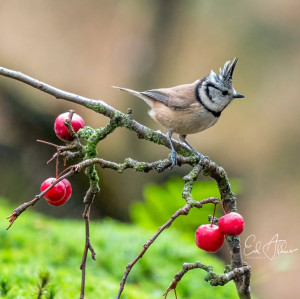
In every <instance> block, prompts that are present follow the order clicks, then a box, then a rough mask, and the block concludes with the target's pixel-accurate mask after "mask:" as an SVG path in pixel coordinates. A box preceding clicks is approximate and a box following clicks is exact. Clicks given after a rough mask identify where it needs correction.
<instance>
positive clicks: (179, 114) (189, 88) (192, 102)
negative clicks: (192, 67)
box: [112, 57, 245, 166]
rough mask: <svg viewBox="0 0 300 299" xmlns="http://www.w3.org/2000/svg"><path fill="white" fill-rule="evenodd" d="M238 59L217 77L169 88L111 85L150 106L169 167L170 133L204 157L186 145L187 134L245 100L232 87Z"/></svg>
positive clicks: (173, 158)
mask: <svg viewBox="0 0 300 299" xmlns="http://www.w3.org/2000/svg"><path fill="white" fill-rule="evenodd" d="M237 61H238V59H237V58H236V57H235V58H234V59H233V60H232V62H230V61H226V62H225V64H224V67H223V68H220V72H219V74H216V73H215V72H214V71H211V72H210V73H209V75H207V76H205V77H204V78H202V79H198V80H196V81H195V82H193V83H189V84H182V85H178V86H174V87H170V88H159V89H151V90H146V91H141V92H140V91H135V90H132V89H129V88H123V87H118V86H112V87H113V88H117V89H119V90H121V91H125V92H128V93H130V94H132V95H134V96H136V97H138V98H140V99H142V100H144V101H145V102H146V103H147V104H148V105H149V106H150V108H151V109H150V110H149V112H148V113H149V115H150V116H151V117H152V118H153V119H154V120H155V121H156V122H158V123H159V124H161V125H162V126H163V127H164V128H165V129H166V137H167V139H168V141H169V143H170V148H171V162H172V166H174V165H176V164H177V153H176V151H175V149H174V146H173V143H172V134H173V133H177V134H178V135H179V140H180V141H181V142H182V143H184V144H186V145H187V146H188V147H189V148H190V149H191V150H192V151H193V152H194V154H195V155H196V156H197V157H200V159H202V158H204V157H205V156H203V155H202V154H200V153H199V152H198V151H197V150H196V149H195V148H194V147H193V146H192V145H191V144H189V142H188V141H187V140H186V137H187V135H189V134H195V133H198V132H201V131H204V130H206V129H208V128H210V127H211V126H213V125H214V124H215V123H216V122H217V121H218V120H219V118H220V116H221V114H222V112H223V110H224V109H225V108H226V107H227V106H228V105H229V104H230V103H231V102H232V100H233V99H236V98H244V97H245V96H244V95H243V94H240V93H238V92H236V90H235V89H234V87H233V82H232V76H233V71H234V69H235V66H236V63H237Z"/></svg>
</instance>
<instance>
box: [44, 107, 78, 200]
mask: <svg viewBox="0 0 300 299" xmlns="http://www.w3.org/2000/svg"><path fill="white" fill-rule="evenodd" d="M69 115H70V113H69V112H65V113H62V114H60V115H59V116H58V117H57V118H56V120H55V122H54V131H55V134H56V136H57V137H58V138H60V139H61V140H63V141H65V142H70V141H72V140H73V139H74V138H73V137H72V135H71V134H70V132H69V130H68V128H67V126H66V125H65V121H66V120H67V119H69ZM71 125H72V128H73V129H74V131H75V132H78V130H79V129H81V128H83V127H84V120H83V118H82V117H81V116H79V115H78V114H76V113H74V114H73V116H72V120H71ZM56 176H57V174H56ZM56 179H57V178H49V179H47V180H45V181H44V182H43V183H42V185H41V192H43V191H44V190H46V189H47V188H48V187H49V186H50V185H51V184H52V183H53V182H54V181H56ZM71 195H72V186H71V184H70V182H69V181H68V180H67V179H63V180H61V181H60V182H58V183H57V184H55V185H54V186H53V187H52V188H51V189H50V190H49V191H47V193H46V194H45V195H44V197H45V199H46V201H47V202H48V203H49V204H50V205H53V206H60V205H62V204H64V203H65V202H66V201H68V200H69V199H70V197H71Z"/></svg>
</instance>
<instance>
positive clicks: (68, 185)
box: [62, 179, 72, 202]
mask: <svg viewBox="0 0 300 299" xmlns="http://www.w3.org/2000/svg"><path fill="white" fill-rule="evenodd" d="M62 182H63V183H64V184H65V187H66V195H65V196H64V198H63V199H64V202H66V201H68V200H69V199H70V197H71V195H72V186H71V183H70V182H69V181H68V180H67V179H63V180H62Z"/></svg>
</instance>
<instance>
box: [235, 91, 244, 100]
mask: <svg viewBox="0 0 300 299" xmlns="http://www.w3.org/2000/svg"><path fill="white" fill-rule="evenodd" d="M233 97H234V98H235V99H237V98H240V99H242V98H244V97H245V96H244V95H243V94H241V93H238V92H237V93H236V94H235V95H234V96H233Z"/></svg>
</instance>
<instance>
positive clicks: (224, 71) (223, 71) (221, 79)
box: [209, 58, 238, 87]
mask: <svg viewBox="0 0 300 299" xmlns="http://www.w3.org/2000/svg"><path fill="white" fill-rule="evenodd" d="M237 61H238V59H237V58H234V59H233V61H232V63H231V64H230V61H226V62H225V64H224V67H223V68H220V73H219V75H217V74H216V73H215V72H214V71H211V72H210V74H209V79H210V80H212V81H214V82H216V83H223V84H224V85H226V86H228V87H230V86H231V85H232V75H233V71H234V68H235V66H236V63H237Z"/></svg>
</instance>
